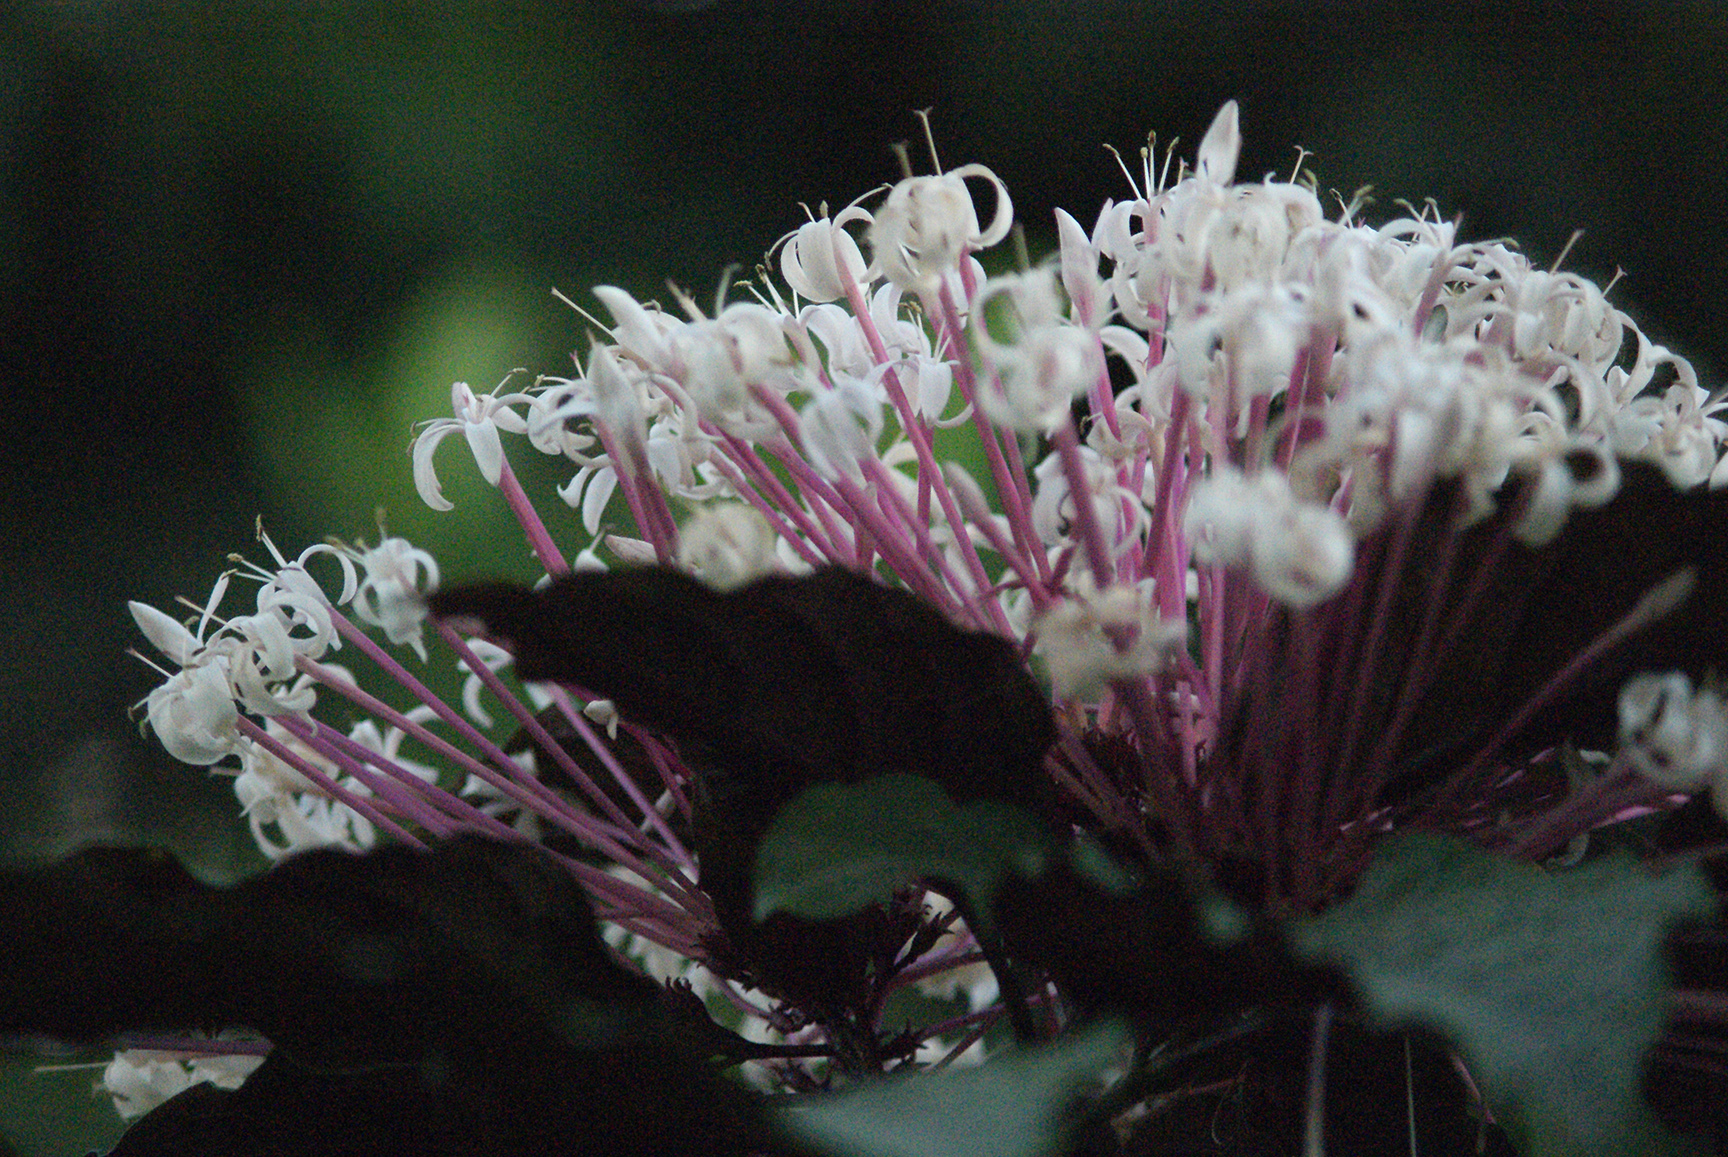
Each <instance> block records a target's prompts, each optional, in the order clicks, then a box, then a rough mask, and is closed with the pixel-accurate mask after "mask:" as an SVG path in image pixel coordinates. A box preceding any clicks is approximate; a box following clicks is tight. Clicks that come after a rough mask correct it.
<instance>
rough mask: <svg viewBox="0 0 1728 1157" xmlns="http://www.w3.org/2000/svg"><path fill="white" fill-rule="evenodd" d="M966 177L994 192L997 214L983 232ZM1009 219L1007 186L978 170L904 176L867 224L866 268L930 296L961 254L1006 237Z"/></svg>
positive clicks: (1011, 212) (977, 167) (980, 167)
mask: <svg viewBox="0 0 1728 1157" xmlns="http://www.w3.org/2000/svg"><path fill="white" fill-rule="evenodd" d="M968 177H976V178H978V179H980V180H982V181H986V182H988V183H989V184H990V186H991V188H992V189H994V190H995V194H996V212H995V215H994V216H993V217H992V218H991V220H990V226H989V228H987V229H980V228H979V227H978V211H977V209H975V208H974V207H973V204H972V194H971V193H970V192H968V191H967V189H966V178H968ZM1013 219H1014V206H1013V203H1012V202H1011V201H1009V199H1008V188H1007V186H1006V185H1004V184H1003V183H1002V181H1001V179H1000V178H999V177H997V176H996V174H995V173H993V172H991V171H990V170H989V169H987V168H985V167H984V166H983V165H962V166H960V167H959V168H958V169H951V170H949V171H948V172H946V173H942V174H939V175H937V176H934V177H907V178H906V179H905V180H903V181H901V182H900V183H899V184H897V185H895V186H894V187H893V188H892V189H890V190H889V192H888V199H887V200H886V201H884V202H883V204H882V207H881V208H880V209H878V210H876V215H875V219H874V220H873V221H872V222H871V223H870V249H871V265H870V268H871V270H872V271H873V272H875V271H880V272H881V274H882V275H883V276H885V277H887V278H888V280H889V281H892V282H893V283H894V284H895V285H898V286H899V287H900V288H901V289H904V290H906V291H907V292H909V293H933V292H935V290H936V288H937V287H938V286H940V285H941V283H942V279H943V278H944V277H945V276H947V275H948V274H950V273H953V272H954V271H955V270H957V269H958V268H959V265H960V257H961V255H962V254H963V253H965V252H967V251H968V250H977V249H988V248H989V247H990V246H992V245H995V244H997V243H998V242H1000V241H1001V240H1002V239H1003V238H1004V237H1006V236H1008V229H1009V227H1010V226H1011V225H1012V224H1013Z"/></svg>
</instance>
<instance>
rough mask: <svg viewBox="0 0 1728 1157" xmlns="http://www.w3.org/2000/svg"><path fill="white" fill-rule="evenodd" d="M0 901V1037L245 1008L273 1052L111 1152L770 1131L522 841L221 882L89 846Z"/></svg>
mask: <svg viewBox="0 0 1728 1157" xmlns="http://www.w3.org/2000/svg"><path fill="white" fill-rule="evenodd" d="M0 898H3V903H0V942H4V943H5V944H6V945H7V951H6V955H5V957H4V964H3V966H0V1032H5V1033H12V1034H20V1035H30V1034H46V1035H49V1036H55V1037H61V1038H70V1039H81V1040H97V1039H101V1038H105V1037H108V1036H110V1035H112V1034H114V1033H116V1032H118V1031H121V1030H129V1029H130V1030H136V1029H141V1028H149V1029H155V1030H158V1031H160V1030H164V1029H168V1030H173V1029H180V1030H189V1029H215V1028H220V1027H225V1026H230V1025H244V1026H246V1027H250V1028H252V1029H255V1030H257V1031H258V1032H260V1033H262V1034H263V1035H264V1036H265V1037H267V1038H268V1039H269V1040H270V1041H271V1043H272V1045H273V1049H272V1051H271V1053H270V1055H269V1056H268V1057H267V1058H266V1059H265V1061H264V1063H263V1064H262V1065H261V1066H260V1067H259V1068H258V1069H257V1070H256V1071H255V1072H254V1073H253V1074H252V1076H251V1077H249V1078H248V1080H247V1081H246V1083H245V1084H244V1085H242V1086H241V1088H240V1089H239V1090H237V1091H235V1092H232V1093H217V1092H215V1091H213V1090H209V1089H194V1090H190V1091H189V1092H188V1093H187V1094H183V1095H182V1096H180V1097H176V1098H174V1099H173V1100H172V1101H170V1102H168V1103H167V1104H165V1105H164V1106H162V1107H161V1108H160V1109H158V1110H157V1112H156V1113H153V1114H150V1115H148V1116H146V1117H145V1118H143V1119H142V1121H141V1122H140V1123H139V1124H137V1125H135V1126H134V1127H133V1129H132V1130H131V1131H130V1132H128V1134H127V1135H126V1137H125V1138H124V1139H123V1140H122V1142H121V1144H120V1146H119V1147H118V1148H117V1149H116V1150H115V1152H116V1153H117V1154H121V1155H123V1157H156V1155H158V1154H161V1155H166V1154H176V1155H177V1154H185V1153H198V1154H200V1155H201V1157H217V1155H223V1154H233V1155H235V1157H238V1155H240V1154H246V1155H249V1157H251V1155H261V1154H281V1155H283V1157H287V1155H289V1154H295V1155H317V1154H324V1153H329V1154H344V1155H359V1154H377V1155H379V1157H383V1155H385V1154H398V1153H404V1152H412V1153H450V1154H456V1153H463V1154H466V1153H479V1152H486V1153H504V1154H522V1155H524V1157H526V1155H530V1154H541V1153H552V1154H558V1153H588V1152H605V1153H626V1154H641V1155H642V1157H647V1155H650V1154H670V1153H681V1152H688V1151H695V1150H700V1151H703V1152H721V1153H728V1154H737V1155H739V1157H742V1155H743V1154H745V1153H750V1152H757V1151H762V1150H764V1149H767V1150H772V1149H773V1146H774V1142H773V1139H772V1137H771V1135H770V1131H769V1128H768V1125H767V1123H766V1119H765V1117H764V1116H763V1114H762V1111H761V1109H760V1107H759V1105H758V1103H757V1101H756V1099H755V1098H754V1097H753V1096H752V1095H751V1094H749V1093H747V1092H745V1091H744V1090H742V1089H740V1088H738V1087H737V1086H734V1085H732V1084H730V1083H729V1082H726V1081H723V1080H720V1079H719V1078H717V1077H715V1076H714V1075H712V1074H711V1073H710V1072H709V1071H708V1070H707V1068H706V1067H705V1065H704V1064H703V1063H702V1055H703V1053H702V1051H699V1050H698V1049H695V1048H691V1047H687V1046H686V1045H685V1044H684V1043H682V1042H681V1040H680V1039H679V1034H677V1033H676V1032H675V1031H672V1028H673V1022H672V1021H671V1019H670V1018H668V1017H666V1016H664V1015H663V1014H662V1003H661V999H660V995H659V992H660V990H659V988H658V986H656V985H654V984H653V983H652V982H650V981H648V980H646V979H644V978H642V977H640V976H637V975H635V974H632V973H630V972H627V971H625V970H624V969H623V968H622V967H621V966H619V965H618V964H616V963H615V962H614V961H613V960H612V958H611V957H610V955H609V954H608V952H607V950H606V948H605V947H604V945H603V944H602V942H601V941H600V938H599V935H598V932H597V930H596V928H595V926H594V921H593V915H592V911H591V909H590V907H589V905H588V902H587V898H586V895H585V894H584V893H583V892H582V890H581V888H580V887H579V886H578V885H577V884H576V883H575V881H574V879H573V878H572V877H571V876H570V875H569V873H568V872H566V871H565V870H564V869H563V868H562V867H560V866H559V865H558V864H556V863H555V862H553V861H552V860H550V859H549V858H548V857H547V856H546V855H545V853H543V852H541V851H540V850H538V849H536V848H534V847H532V846H529V845H516V844H503V843H496V842H493V841H489V840H482V839H477V838H472V837H464V838H459V839H454V840H450V841H447V842H445V843H442V844H440V845H439V846H437V847H436V848H435V849H433V850H431V851H417V850H412V849H408V848H402V847H394V848H384V849H380V850H378V851H375V852H372V853H370V854H367V855H363V856H362V855H351V854H348V853H345V852H337V851H315V852H308V853H305V854H303V855H300V856H297V857H294V858H292V859H289V860H287V861H284V862H283V863H282V864H281V865H279V866H277V867H276V868H274V869H272V870H271V871H269V872H266V873H264V874H263V875H261V876H258V877H256V878H254V879H252V880H248V881H246V882H244V883H242V884H239V885H237V886H235V887H234V888H232V889H227V890H222V889H213V888H208V887H206V886H204V885H202V884H199V883H198V882H197V881H195V880H193V879H192V878H191V877H190V876H188V875H187V874H186V873H185V872H184V870H182V869H180V868H179V866H178V865H177V864H174V863H173V861H172V860H170V859H168V858H166V857H164V856H162V855H161V854H159V853H154V852H148V851H136V850H115V849H92V850H89V851H85V852H82V853H79V854H78V855H76V856H73V857H71V858H70V859H69V860H67V861H66V862H64V863H61V864H58V865H55V866H54V867H51V868H48V869H43V870H39V871H32V872H14V873H0Z"/></svg>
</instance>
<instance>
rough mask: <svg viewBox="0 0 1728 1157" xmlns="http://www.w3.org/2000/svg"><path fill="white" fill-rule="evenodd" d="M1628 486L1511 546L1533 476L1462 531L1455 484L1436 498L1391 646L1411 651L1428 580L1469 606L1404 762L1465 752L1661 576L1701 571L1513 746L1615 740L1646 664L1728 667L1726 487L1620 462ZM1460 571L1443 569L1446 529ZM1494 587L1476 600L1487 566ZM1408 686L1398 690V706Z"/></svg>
mask: <svg viewBox="0 0 1728 1157" xmlns="http://www.w3.org/2000/svg"><path fill="white" fill-rule="evenodd" d="M1620 470H1621V481H1620V489H1619V491H1618V493H1617V494H1616V495H1615V496H1614V498H1613V499H1612V500H1610V501H1609V502H1608V503H1606V504H1605V505H1603V506H1601V507H1598V508H1595V509H1583V510H1574V511H1573V512H1572V513H1571V516H1570V517H1569V518H1568V519H1567V521H1566V523H1565V525H1564V526H1563V527H1562V528H1561V530H1560V533H1559V534H1558V536H1556V537H1555V538H1554V540H1553V541H1552V542H1549V543H1547V544H1545V545H1543V546H1539V547H1530V546H1526V545H1524V544H1522V543H1519V542H1516V541H1512V542H1507V541H1505V535H1506V533H1507V528H1508V524H1509V522H1510V520H1511V519H1512V518H1513V517H1514V516H1515V513H1516V511H1517V510H1518V509H1519V508H1520V505H1521V503H1522V502H1523V501H1524V495H1523V491H1524V490H1526V489H1527V488H1528V487H1529V485H1530V483H1529V481H1528V480H1527V479H1524V478H1523V477H1521V476H1518V475H1514V476H1513V478H1512V479H1511V481H1509V482H1508V484H1507V486H1506V487H1505V488H1504V489H1503V490H1502V491H1501V493H1500V494H1499V495H1498V496H1497V497H1496V502H1497V504H1498V507H1499V512H1498V513H1497V514H1496V515H1495V516H1494V517H1492V518H1490V519H1489V520H1487V521H1486V522H1483V523H1481V524H1478V525H1476V526H1472V527H1470V528H1468V529H1466V530H1464V531H1462V532H1455V531H1453V530H1452V529H1450V527H1449V523H1450V521H1451V520H1452V518H1453V517H1454V514H1455V506H1454V504H1455V501H1456V495H1455V486H1454V485H1453V484H1452V483H1446V484H1443V485H1441V486H1437V487H1436V488H1435V490H1434V492H1433V493H1432V494H1431V495H1430V497H1429V502H1428V510H1426V511H1425V512H1424V514H1423V522H1422V524H1421V529H1419V530H1418V533H1417V541H1416V543H1415V549H1414V553H1413V556H1412V561H1411V562H1410V564H1409V567H1408V570H1407V572H1406V573H1405V574H1404V575H1403V576H1401V578H1400V580H1399V581H1400V583H1401V584H1402V589H1401V593H1400V603H1399V607H1398V609H1397V611H1396V613H1395V614H1394V616H1393V628H1392V634H1391V637H1390V638H1389V639H1387V640H1385V641H1384V642H1383V644H1382V646H1383V649H1384V651H1385V652H1386V653H1388V654H1391V655H1403V654H1407V653H1408V652H1410V651H1412V650H1414V644H1415V643H1416V639H1417V632H1418V630H1419V628H1420V626H1421V623H1422V618H1423V612H1424V610H1425V606H1424V600H1426V599H1428V598H1430V597H1431V596H1432V590H1431V588H1430V586H1429V583H1430V582H1432V581H1434V580H1436V579H1443V580H1444V589H1445V590H1446V592H1447V593H1446V596H1445V598H1446V605H1447V606H1448V613H1449V614H1452V613H1462V614H1463V616H1464V617H1463V618H1462V620H1461V621H1460V622H1459V625H1458V629H1457V630H1456V633H1455V634H1453V636H1452V645H1451V646H1450V647H1449V648H1448V649H1447V651H1446V653H1445V655H1444V657H1443V659H1442V661H1441V663H1440V666H1439V668H1438V671H1437V674H1436V675H1435V677H1434V678H1433V680H1432V681H1431V683H1430V685H1429V686H1428V687H1426V688H1425V689H1424V692H1423V693H1422V694H1421V696H1420V702H1421V704H1422V706H1421V709H1420V710H1419V711H1418V713H1417V715H1416V718H1415V721H1414V723H1413V724H1412V726H1411V728H1410V732H1409V736H1408V741H1407V742H1406V744H1405V745H1404V753H1405V758H1406V760H1415V761H1424V760H1427V761H1434V760H1436V759H1438V760H1440V761H1441V762H1442V763H1443V762H1444V759H1445V753H1450V754H1451V755H1453V756H1454V757H1456V756H1460V755H1461V756H1468V755H1470V754H1471V753H1472V752H1471V747H1472V745H1473V744H1480V743H1482V742H1485V741H1486V740H1488V739H1489V738H1490V737H1491V736H1492V735H1493V734H1494V732H1495V731H1497V730H1498V728H1499V727H1500V726H1501V725H1503V724H1504V723H1505V722H1506V721H1507V720H1509V719H1510V718H1511V717H1512V715H1513V713H1514V712H1515V711H1517V710H1518V709H1519V708H1521V707H1523V705H1524V704H1525V703H1526V702H1527V701H1528V700H1529V699H1530V698H1531V697H1532V696H1533V695H1535V694H1536V693H1537V692H1538V691H1540V690H1541V689H1542V688H1543V686H1544V685H1545V684H1546V683H1547V682H1548V681H1549V680H1550V679H1551V678H1552V677H1553V676H1554V675H1556V674H1557V673H1559V672H1560V670H1561V669H1562V668H1563V667H1565V666H1566V665H1567V664H1568V663H1569V662H1571V661H1572V660H1573V659H1574V658H1575V657H1577V656H1578V655H1579V654H1580V653H1581V652H1583V651H1584V649H1585V648H1586V647H1587V646H1589V645H1590V644H1591V643H1593V642H1595V641H1596V640H1597V639H1598V638H1599V637H1601V636H1602V635H1603V634H1604V632H1606V631H1607V630H1608V629H1609V628H1610V627H1612V626H1613V625H1614V624H1615V623H1616V622H1618V621H1619V620H1620V619H1621V618H1623V617H1624V616H1625V615H1627V614H1628V613H1629V612H1631V611H1632V609H1633V608H1634V607H1635V606H1636V605H1637V603H1638V601H1639V599H1640V598H1641V597H1642V596H1643V595H1644V594H1645V593H1647V592H1648V591H1650V590H1651V589H1652V588H1654V587H1656V586H1657V584H1659V583H1661V582H1662V581H1664V580H1665V579H1668V578H1670V577H1671V576H1673V575H1675V574H1676V573H1678V572H1680V571H1682V570H1685V569H1688V568H1690V569H1691V570H1692V571H1693V573H1694V575H1695V577H1696V585H1695V587H1694V588H1693V589H1692V591H1691V593H1690V595H1689V596H1688V597H1687V598H1686V599H1685V601H1684V602H1683V603H1682V604H1681V605H1680V606H1679V607H1678V608H1677V609H1676V610H1675V611H1673V612H1672V613H1670V614H1668V615H1665V616H1663V617H1661V618H1660V619H1658V620H1657V621H1655V622H1654V623H1653V624H1651V625H1650V626H1649V627H1648V628H1646V629H1644V630H1642V631H1640V632H1639V633H1638V634H1637V635H1636V636H1634V637H1632V638H1630V639H1629V640H1627V641H1626V642H1625V643H1624V644H1622V645H1620V646H1618V647H1616V648H1614V649H1613V650H1612V651H1610V652H1609V653H1608V654H1606V655H1605V656H1604V657H1602V658H1601V659H1599V660H1598V661H1596V662H1594V663H1593V664H1591V666H1590V667H1589V669H1588V670H1587V671H1586V672H1585V673H1584V675H1583V677H1582V678H1581V679H1579V680H1578V681H1577V682H1575V683H1574V684H1572V685H1571V686H1570V687H1569V688H1568V689H1567V690H1566V692H1565V693H1564V694H1563V695H1562V696H1560V697H1559V698H1558V699H1557V700H1556V701H1555V702H1553V703H1552V704H1550V705H1549V706H1547V707H1545V708H1543V709H1542V710H1541V711H1539V712H1538V713H1537V714H1536V715H1535V716H1534V717H1533V718H1531V719H1530V720H1529V722H1528V723H1527V724H1525V725H1524V726H1523V727H1522V728H1521V730H1520V733H1519V734H1518V735H1517V736H1516V737H1515V738H1514V740H1513V749H1514V751H1513V754H1518V753H1524V754H1528V753H1531V752H1535V751H1540V750H1542V749H1544V748H1547V747H1552V746H1553V745H1555V744H1556V743H1559V742H1560V741H1562V740H1564V739H1568V738H1570V739H1573V740H1575V741H1576V742H1578V743H1579V744H1581V745H1584V746H1597V747H1601V746H1605V745H1606V746H1611V745H1612V741H1613V735H1614V729H1615V727H1616V712H1615V702H1616V697H1617V696H1618V694H1619V691H1620V687H1621V685H1622V684H1624V682H1625V681H1626V679H1627V678H1628V677H1630V676H1631V675H1633V674H1636V673H1637V672H1639V671H1662V670H1671V669H1679V670H1684V671H1687V672H1689V673H1690V674H1692V676H1693V677H1694V678H1697V677H1699V676H1701V675H1702V674H1703V673H1704V672H1705V670H1707V669H1710V668H1716V669H1724V668H1728V569H1725V568H1724V567H1723V566H1722V565H1721V554H1722V551H1723V548H1724V544H1728V490H1702V489H1698V490H1690V491H1680V490H1676V489H1675V488H1674V486H1673V484H1672V483H1670V482H1669V481H1668V479H1667V477H1666V475H1664V474H1663V473H1662V471H1661V470H1660V469H1659V468H1657V467H1655V466H1652V465H1650V464H1648V463H1644V462H1622V463H1621V464H1620ZM1454 533H1457V539H1456V543H1455V545H1456V554H1455V555H1454V556H1452V557H1451V567H1450V568H1449V569H1447V570H1446V571H1445V572H1444V574H1441V573H1440V570H1439V562H1440V559H1441V558H1442V557H1443V556H1444V548H1445V547H1446V545H1447V542H1448V536H1449V535H1452V534H1454ZM1479 567H1480V568H1482V570H1481V572H1480V573H1482V574H1485V575H1486V576H1487V585H1486V586H1485V587H1483V588H1481V589H1480V594H1479V596H1478V597H1476V598H1474V599H1468V598H1466V594H1467V592H1468V591H1470V590H1471V589H1472V584H1473V582H1474V580H1475V578H1476V575H1477V574H1478V570H1477V568H1479ZM1404 693H1405V689H1402V688H1398V687H1397V686H1396V685H1394V684H1389V685H1388V687H1387V697H1388V702H1396V699H1397V696H1399V695H1402V694H1404Z"/></svg>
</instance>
